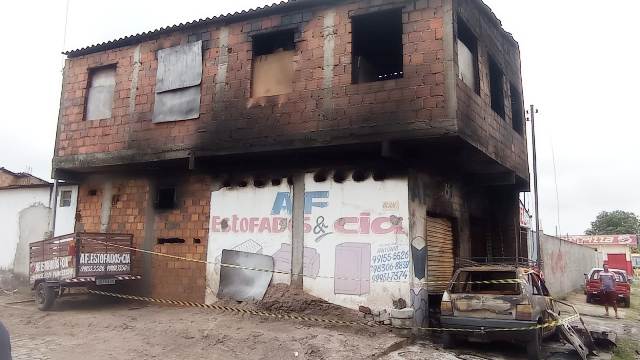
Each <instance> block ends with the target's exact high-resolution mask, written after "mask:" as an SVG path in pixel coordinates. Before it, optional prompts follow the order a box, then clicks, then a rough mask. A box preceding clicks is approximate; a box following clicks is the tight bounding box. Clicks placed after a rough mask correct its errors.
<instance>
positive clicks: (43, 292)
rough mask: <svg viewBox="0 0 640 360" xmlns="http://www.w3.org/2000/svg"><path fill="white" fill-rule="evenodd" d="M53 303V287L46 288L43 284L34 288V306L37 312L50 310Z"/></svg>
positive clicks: (54, 294)
mask: <svg viewBox="0 0 640 360" xmlns="http://www.w3.org/2000/svg"><path fill="white" fill-rule="evenodd" d="M55 301H56V292H55V290H54V288H53V287H51V286H47V285H46V284H45V283H44V282H41V283H40V284H38V286H36V305H37V306H38V310H40V311H47V310H49V309H51V307H52V306H53V303H54V302H55Z"/></svg>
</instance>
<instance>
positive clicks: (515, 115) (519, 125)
mask: <svg viewBox="0 0 640 360" xmlns="http://www.w3.org/2000/svg"><path fill="white" fill-rule="evenodd" d="M509 91H510V93H511V125H512V126H513V130H515V131H516V132H517V133H518V134H520V135H522V133H523V131H524V121H523V119H524V114H523V113H524V111H523V108H522V94H521V93H520V91H519V90H518V88H517V87H515V86H513V84H511V85H510V89H509Z"/></svg>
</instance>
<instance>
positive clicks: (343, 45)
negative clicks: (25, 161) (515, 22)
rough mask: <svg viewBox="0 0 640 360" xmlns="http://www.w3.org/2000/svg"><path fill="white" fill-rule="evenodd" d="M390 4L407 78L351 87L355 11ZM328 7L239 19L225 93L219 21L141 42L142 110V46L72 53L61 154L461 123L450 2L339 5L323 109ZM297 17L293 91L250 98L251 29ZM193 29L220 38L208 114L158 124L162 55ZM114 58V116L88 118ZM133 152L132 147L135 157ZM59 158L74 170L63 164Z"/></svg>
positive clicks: (266, 145) (212, 57)
mask: <svg viewBox="0 0 640 360" xmlns="http://www.w3.org/2000/svg"><path fill="white" fill-rule="evenodd" d="M381 5H382V6H383V7H389V6H403V23H404V34H403V47H404V51H403V52H404V74H405V75H404V78H402V79H397V80H388V81H383V82H376V83H366V84H351V33H350V32H351V22H350V19H349V15H350V14H353V13H354V12H355V13H360V12H366V11H368V10H376V9H380V8H381ZM327 10H328V8H327V7H316V8H312V9H308V10H301V11H296V12H293V13H284V14H279V15H272V16H269V17H263V18H257V19H250V20H246V21H242V22H238V23H233V24H230V25H229V26H228V28H229V43H228V46H229V49H228V56H229V65H228V68H227V76H226V82H225V85H224V91H222V92H221V93H216V91H215V85H214V79H215V77H216V74H217V72H218V60H219V47H218V46H219V42H220V39H219V36H220V30H219V25H208V26H206V27H205V28H202V29H197V30H189V31H181V32H175V33H171V34H167V35H162V36H159V37H158V38H157V39H153V40H149V41H145V42H143V43H141V44H140V49H141V66H140V71H139V73H138V79H139V80H138V82H137V87H136V86H134V87H136V89H137V90H136V95H135V111H134V113H133V114H132V115H130V114H129V102H130V96H131V94H132V92H131V87H132V79H133V63H134V61H133V57H134V51H135V46H127V47H123V48H118V49H113V50H108V51H101V52H97V53H93V54H89V55H85V56H80V57H76V58H71V59H69V60H67V64H66V70H65V76H64V80H63V82H64V92H63V101H62V117H61V119H60V131H59V136H58V139H57V147H56V152H55V157H56V158H57V160H60V161H62V160H64V159H65V158H66V157H67V159H70V158H68V157H69V156H73V155H88V154H98V153H110V154H112V155H113V156H114V158H115V157H119V159H120V160H119V161H123V162H130V161H133V160H134V158H135V159H141V158H144V156H145V155H144V154H150V153H151V152H153V153H158V151H159V150H162V151H165V152H169V151H175V150H181V149H193V148H195V149H203V150H209V151H212V152H214V153H215V152H245V151H247V149H251V150H259V149H265V150H266V149H269V150H274V149H286V148H291V147H297V146H308V145H317V144H340V143H353V142H363V141H374V140H376V141H377V140H380V139H386V138H394V139H397V138H402V137H415V136H418V135H432V136H433V135H441V134H448V133H451V132H454V131H455V121H452V120H451V119H445V118H446V116H445V90H444V65H443V63H444V51H443V40H442V38H443V10H442V2H441V1H439V0H437V1H434V0H431V1H427V0H418V1H406V0H391V1H384V2H383V1H379V0H369V1H352V2H345V3H343V4H341V5H338V6H336V7H335V8H334V10H335V12H336V15H335V19H334V25H335V46H334V56H333V62H334V67H333V77H332V78H331V79H332V86H331V88H330V89H329V90H328V92H329V93H330V94H331V97H330V104H329V105H330V108H332V110H330V111H325V109H326V107H325V106H324V105H325V103H324V102H323V101H327V100H326V99H327V98H326V96H325V89H323V58H324V52H323V47H324V37H323V23H324V16H325V14H326V11H327ZM298 14H299V15H300V16H299V17H298V16H297V15H298ZM297 20H301V22H300V23H298V24H297V25H298V26H299V28H300V29H301V32H300V34H299V41H298V42H297V44H296V50H297V55H296V56H295V59H294V61H295V75H294V89H295V90H294V92H292V93H290V94H287V95H285V96H280V97H268V98H257V99H255V98H254V99H251V98H250V82H251V57H252V53H251V42H250V37H249V34H250V31H249V30H250V29H259V30H256V31H267V30H269V29H276V28H277V26H279V25H281V24H282V23H283V22H285V21H286V22H295V21H297ZM194 34H197V35H198V36H201V37H203V38H207V39H210V40H207V42H208V46H210V47H209V48H208V49H206V50H203V57H204V60H203V79H202V85H201V86H202V87H201V92H202V96H201V115H200V117H199V118H198V119H195V120H187V121H178V122H170V123H161V124H153V123H152V122H151V116H152V113H153V105H154V104H153V103H154V89H155V78H156V69H157V60H156V51H157V50H158V49H162V48H166V47H170V46H174V45H178V44H184V43H186V42H187V41H188V40H189V36H190V35H192V36H193V35H194ZM106 64H117V70H116V90H115V98H114V107H113V117H112V118H110V119H105V120H97V121H85V120H84V119H83V113H84V102H85V97H86V89H87V74H88V71H89V69H91V68H94V67H97V66H101V65H106ZM323 99H325V100H323ZM125 150H134V152H135V155H130V152H126V151H125ZM148 156H152V155H148ZM144 159H148V157H147V158H144ZM89 160H91V161H89ZM84 161H85V162H84V163H83V164H85V165H87V164H89V165H95V164H99V163H108V162H109V159H108V158H106V159H104V158H98V157H95V158H87V157H86V156H85V158H84ZM54 162H55V161H54ZM55 163H56V164H63V165H58V166H63V167H64V162H62V163H58V162H55ZM67 164H68V163H67Z"/></svg>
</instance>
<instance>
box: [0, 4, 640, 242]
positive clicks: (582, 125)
mask: <svg viewBox="0 0 640 360" xmlns="http://www.w3.org/2000/svg"><path fill="white" fill-rule="evenodd" d="M271 2H272V1H264V0H234V1H196V0H181V1H177V2H176V1H160V0H126V1H125V0H110V1H104V0H101V1H97V0H70V3H69V4H70V5H69V11H68V21H67V36H66V40H64V28H65V26H64V24H65V7H66V3H67V2H66V0H43V1H27V0H25V1H12V2H3V4H2V5H1V6H2V11H0V31H1V32H0V33H1V34H3V36H2V38H3V44H2V47H3V51H2V54H3V55H2V56H1V57H0V73H1V76H0V79H2V85H3V86H1V87H0V105H2V114H1V115H0V121H1V125H2V126H1V127H0V166H4V167H7V168H9V169H11V170H14V171H24V170H27V169H31V170H32V172H33V173H34V174H35V175H37V176H40V177H43V178H46V179H49V177H50V173H51V156H52V154H53V143H54V139H55V129H56V122H57V117H58V104H59V97H60V86H61V70H62V64H63V57H62V56H61V55H60V52H61V50H62V48H63V46H64V47H65V48H66V49H73V48H78V47H83V46H86V45H90V44H94V43H98V42H102V41H106V40H111V39H114V38H117V37H120V36H124V35H128V34H132V33H137V32H141V31H146V30H149V29H154V28H157V27H160V26H166V25H170V24H175V23H179V22H184V21H189V20H193V19H197V18H204V17H208V16H213V15H217V14H221V13H227V12H232V11H235V10H242V9H248V8H252V7H256V6H261V5H264V4H267V3H271ZM486 3H487V4H488V5H489V6H490V7H491V8H492V9H493V10H494V12H495V13H496V15H497V16H498V17H499V18H500V19H501V20H502V22H503V25H504V28H505V29H506V30H507V31H509V32H511V33H512V34H513V35H514V37H515V39H516V40H517V41H518V42H519V43H520V49H521V53H522V54H521V56H522V75H523V81H524V98H525V104H526V105H527V107H528V105H529V104H532V103H533V104H536V106H537V107H538V108H539V109H540V112H539V113H538V114H537V117H536V125H537V131H536V134H537V135H538V137H537V143H538V144H537V145H538V160H539V161H538V162H539V181H540V206H541V210H540V214H541V218H542V221H541V224H542V227H543V228H544V230H545V232H546V233H550V234H554V233H555V232H556V226H557V225H558V220H557V219H558V211H557V208H558V203H557V202H556V186H555V181H554V166H553V156H552V149H553V150H554V152H555V170H556V174H557V184H558V187H557V189H558V195H559V196H558V197H559V209H560V212H559V218H560V222H559V226H560V231H561V232H562V233H563V234H566V233H572V234H580V233H582V232H583V231H584V230H585V229H586V228H587V227H588V226H589V223H590V221H592V220H593V219H594V218H595V216H596V214H597V213H598V212H600V211H601V210H616V209H622V210H627V211H634V212H636V213H637V214H640V189H639V188H638V187H639V185H640V184H639V180H640V156H639V155H640V142H639V141H638V139H640V115H639V114H640V110H639V109H638V106H637V105H638V104H639V103H640V91H638V86H639V85H640V70H639V69H640V67H639V66H638V59H640V51H639V50H638V44H637V36H638V34H639V31H638V29H637V15H638V14H639V13H640V1H636V0H617V1H608V2H602V1H586V0H573V1H570V0H563V1H553V0H486ZM528 131H529V134H530V129H529V130H528ZM531 204H532V203H531Z"/></svg>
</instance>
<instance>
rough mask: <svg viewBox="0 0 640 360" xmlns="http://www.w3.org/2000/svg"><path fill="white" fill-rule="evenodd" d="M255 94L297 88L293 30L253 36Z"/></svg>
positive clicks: (257, 95) (253, 90)
mask: <svg viewBox="0 0 640 360" xmlns="http://www.w3.org/2000/svg"><path fill="white" fill-rule="evenodd" d="M252 46H253V59H252V61H251V68H252V75H251V97H262V96H274V95H282V94H287V93H290V92H291V91H292V89H293V56H294V54H295V41H294V31H293V29H288V30H281V31H275V32H270V33H266V34H259V35H255V36H254V37H253V41H252Z"/></svg>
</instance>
